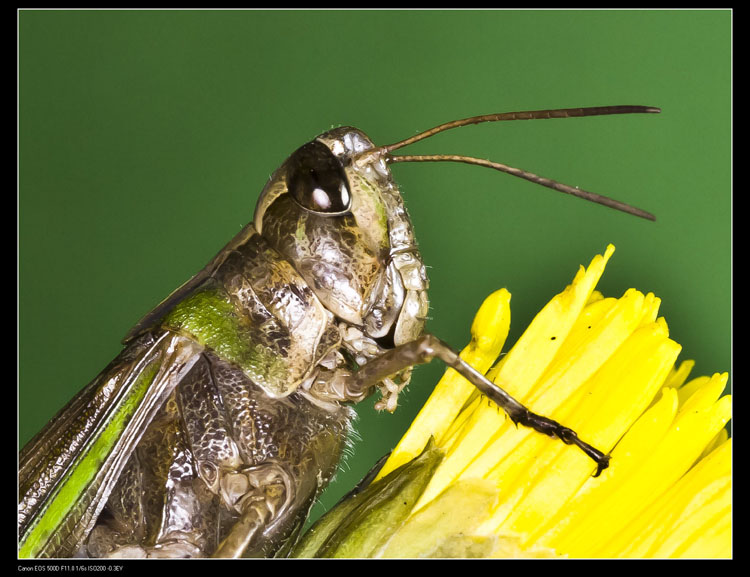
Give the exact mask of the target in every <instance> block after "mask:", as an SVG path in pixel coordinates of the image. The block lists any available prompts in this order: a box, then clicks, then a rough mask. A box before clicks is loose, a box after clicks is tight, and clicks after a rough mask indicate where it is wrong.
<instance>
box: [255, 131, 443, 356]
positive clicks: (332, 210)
mask: <svg viewBox="0 0 750 577" xmlns="http://www.w3.org/2000/svg"><path fill="white" fill-rule="evenodd" d="M255 228H256V229H257V230H258V232H259V233H260V234H261V235H262V236H263V237H264V238H265V239H266V240H267V241H268V242H269V243H270V244H271V246H273V247H274V248H275V249H276V250H278V251H279V252H280V253H281V254H282V255H284V257H285V258H286V259H287V260H288V261H289V262H291V263H292V264H293V265H294V267H295V269H296V270H297V271H299V273H300V274H301V275H302V276H303V278H304V279H305V281H306V282H307V283H308V285H309V286H310V287H311V288H312V290H313V291H314V292H315V294H316V296H317V297H318V299H319V300H320V301H321V303H323V305H324V306H325V307H326V308H327V309H328V310H329V311H331V312H332V313H333V314H334V315H335V316H336V317H337V318H339V319H341V320H342V321H344V322H346V323H347V324H350V325H353V326H355V327H358V328H360V329H361V330H362V332H363V334H364V335H365V336H366V337H368V338H370V339H373V340H375V341H376V342H377V343H378V344H379V345H381V346H382V347H383V348H392V347H393V346H395V345H399V344H402V343H405V342H409V341H412V340H414V339H415V338H416V337H417V336H419V335H420V334H422V331H423V328H424V320H425V318H426V316H427V310H428V307H429V304H428V300H427V292H426V291H427V286H428V283H427V276H426V273H425V267H424V264H423V263H422V259H421V256H420V254H419V251H418V249H417V244H416V241H415V239H414V233H413V231H412V226H411V222H410V220H409V216H408V214H407V212H406V209H405V207H404V204H403V200H402V198H401V193H400V191H399V189H398V186H397V185H396V183H395V182H394V181H393V178H392V176H391V173H390V170H389V168H388V166H387V164H386V159H385V153H384V151H383V150H382V149H378V148H375V147H374V146H373V144H372V142H371V141H370V139H369V138H368V137H367V136H366V135H365V134H364V133H363V132H361V131H360V130H357V129H355V128H350V127H341V128H336V129H333V130H331V131H328V132H326V133H324V134H322V135H320V136H319V137H318V138H316V139H315V140H313V141H311V142H309V143H307V144H305V145H304V146H302V147H300V148H299V149H297V150H296V151H295V152H294V153H293V154H292V155H291V156H290V157H289V158H288V159H287V160H286V161H285V162H284V164H282V166H281V167H280V168H279V169H278V170H277V171H276V172H275V173H274V174H273V175H272V177H271V179H270V181H269V182H268V184H267V185H266V187H265V188H264V190H263V193H262V194H261V197H260V199H259V201H258V205H257V208H256V212H255Z"/></svg>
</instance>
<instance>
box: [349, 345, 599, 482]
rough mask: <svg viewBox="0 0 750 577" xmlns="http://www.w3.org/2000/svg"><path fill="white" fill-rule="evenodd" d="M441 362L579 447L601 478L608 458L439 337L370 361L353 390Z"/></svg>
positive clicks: (515, 414)
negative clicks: (512, 393)
mask: <svg viewBox="0 0 750 577" xmlns="http://www.w3.org/2000/svg"><path fill="white" fill-rule="evenodd" d="M435 358H437V359H440V360H441V361H443V362H444V363H445V364H446V365H448V366H449V367H451V368H453V369H455V370H456V371H457V372H458V373H459V374H460V375H461V376H462V377H464V378H465V379H467V380H468V381H469V382H470V383H471V384H473V385H474V386H475V387H477V389H479V391H481V392H482V394H484V395H486V396H487V397H488V398H489V399H491V400H492V401H494V402H495V403H496V404H497V405H498V406H499V407H500V408H502V409H503V410H504V411H505V412H506V413H507V414H508V416H509V417H510V419H511V420H512V421H513V422H514V423H516V424H521V425H524V426H526V427H530V428H532V429H534V430H535V431H538V432H540V433H543V434H545V435H548V436H550V437H557V438H558V439H560V440H561V441H562V442H563V443H565V444H566V445H571V444H572V445H576V446H577V447H579V448H580V449H581V450H582V451H583V452H584V453H585V454H586V455H588V456H589V457H591V459H593V460H594V461H595V462H596V465H597V470H596V474H595V475H594V476H598V475H599V474H600V473H601V472H602V471H603V470H604V469H606V468H607V466H608V465H609V455H607V454H605V453H603V452H602V451H599V450H598V449H596V448H594V447H592V446H591V445H589V444H588V443H586V442H584V441H582V440H581V439H579V438H578V435H577V434H576V432H575V431H573V430H572V429H570V428H568V427H565V426H563V425H561V424H560V423H558V422H557V421H554V420H552V419H549V418H547V417H543V416H541V415H537V414H536V413H533V412H531V411H530V410H529V409H527V408H526V407H525V406H523V405H522V404H521V403H519V402H518V401H517V400H516V399H514V398H513V397H511V396H510V395H509V394H508V393H506V392H505V391H504V390H503V389H501V388H500V387H498V386H497V385H496V384H494V383H493V382H492V381H490V380H489V379H487V377H485V376H484V375H483V374H482V373H480V372H479V371H477V370H476V369H474V368H473V367H472V366H470V365H469V364H467V363H466V362H465V361H463V360H462V359H461V358H460V357H459V356H458V353H456V352H455V351H454V350H453V349H451V348H450V347H449V346H448V345H447V344H446V343H444V342H443V341H441V340H440V339H438V338H437V337H435V336H433V335H430V334H425V335H422V336H420V337H418V338H417V339H415V340H413V341H411V342H408V343H404V344H402V345H399V346H397V347H395V348H394V349H391V350H390V351H388V352H386V353H384V354H383V355H381V356H380V357H377V358H375V359H372V360H371V361H368V363H367V364H366V365H363V366H362V367H360V368H359V370H358V371H357V372H355V373H353V374H352V375H351V379H352V382H351V384H350V387H351V388H352V389H353V390H366V389H367V388H369V387H372V386H373V385H374V384H375V383H377V382H379V381H381V380H382V379H384V378H386V377H388V376H390V375H393V374H395V373H398V372H399V371H401V370H403V369H406V368H408V367H410V366H413V365H419V364H425V363H429V362H430V361H432V359H435Z"/></svg>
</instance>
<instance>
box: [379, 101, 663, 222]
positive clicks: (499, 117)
mask: <svg viewBox="0 0 750 577" xmlns="http://www.w3.org/2000/svg"><path fill="white" fill-rule="evenodd" d="M659 112H661V109H659V108H656V107H653V106H631V105H621V106H592V107H588V108H557V109H549V110H528V111H523V112H502V113H498V114H484V115H481V116H472V117H470V118H464V119H461V120H453V121H451V122H446V123H444V124H440V125H438V126H436V127H434V128H430V129H429V130H425V131H424V132H420V133H419V134H416V135H414V136H412V137H410V138H407V139H405V140H401V141H399V142H396V143H394V144H389V145H387V146H383V147H382V148H381V150H383V151H384V152H385V153H386V161H387V162H389V163H395V162H463V163H466V164H475V165H478V166H484V167H487V168H492V169H495V170H499V171H500V172H505V173H506V174H511V175H513V176H517V177H519V178H523V179H526V180H528V181H530V182H534V183H536V184H540V185H542V186H546V187H547V188H551V189H553V190H557V191H558V192H564V193H566V194H572V195H573V196H577V197H579V198H583V199H585V200H590V201H592V202H596V203H599V204H603V205H605V206H608V207H610V208H614V209H617V210H621V211H623V212H627V213H628V214H632V215H635V216H639V217H641V218H645V219H648V220H656V217H655V216H654V215H653V214H651V213H650V212H646V211H645V210H641V209H640V208H636V207H633V206H630V205H628V204H625V203H624V202H620V201H618V200H614V199H612V198H609V197H606V196H602V195H601V194H597V193H595V192H588V191H586V190H582V189H580V188H577V187H573V186H568V185H567V184H562V183H560V182H557V181H555V180H552V179H549V178H544V177H542V176H538V175H536V174H534V173H532V172H528V171H525V170H521V169H520V168H514V167H512V166H507V165H505V164H501V163H499V162H492V161H489V160H483V159H481V158H474V157H472V156H462V155H456V154H430V155H393V154H391V152H393V151H394V150H397V149H399V148H402V147H404V146H408V145H410V144H414V143H415V142H419V141H420V140H424V139H425V138H429V137H431V136H434V135H436V134H439V133H441V132H444V131H446V130H450V129H452V128H459V127H461V126H468V125H470V124H480V123H482V122H498V121H503V120H537V119H549V118H581V117H584V116H605V115H611V114H658V113H659Z"/></svg>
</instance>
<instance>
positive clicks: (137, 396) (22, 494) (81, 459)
mask: <svg viewBox="0 0 750 577" xmlns="http://www.w3.org/2000/svg"><path fill="white" fill-rule="evenodd" d="M202 350H203V349H202V347H201V346H200V345H199V344H198V343H196V342H195V341H193V340H191V339H189V338H186V337H184V336H180V335H177V334H175V333H172V332H170V331H156V332H152V333H146V334H144V335H142V336H141V337H139V338H138V339H135V340H133V341H131V342H130V343H128V345H127V346H126V348H125V349H123V351H122V352H121V353H120V355H118V356H117V358H115V360H114V361H113V362H112V363H110V365H109V366H108V367H107V368H106V369H104V371H102V373H100V374H99V376H97V377H96V378H95V379H94V380H93V381H92V382H91V383H90V384H89V385H88V386H87V387H86V388H84V389H83V390H82V391H81V392H80V393H78V394H77V395H76V396H75V397H74V398H73V399H72V400H71V401H70V402H69V403H68V404H67V405H66V406H65V407H64V408H63V409H62V410H61V411H60V412H59V413H58V414H57V415H56V416H55V418H54V419H52V420H51V421H50V422H49V423H48V424H47V426H46V427H45V428H44V429H42V431H40V432H39V433H38V434H37V435H36V436H35V437H34V438H33V439H32V440H31V441H29V443H28V444H27V445H26V446H25V447H24V448H23V449H22V451H21V454H20V457H19V505H18V533H19V557H69V556H72V555H74V554H75V553H76V551H77V550H78V549H79V548H80V546H81V545H82V544H83V542H84V541H85V539H86V537H87V536H88V534H89V532H90V531H91V529H92V528H93V526H94V523H95V522H96V519H97V517H98V516H99V514H100V513H101V510H102V508H103V507H104V505H105V503H106V501H107V498H108V497H109V494H110V493H111V491H112V489H113V487H114V484H115V483H116V481H117V479H118V477H119V476H120V473H121V472H122V470H123V467H124V466H125V464H126V463H127V460H128V458H129V456H130V454H131V453H132V451H133V449H134V447H135V446H136V445H137V443H138V441H139V439H140V437H141V435H142V433H143V432H144V430H145V429H146V427H147V425H148V424H149V422H150V421H151V420H152V419H153V418H154V415H155V414H156V412H157V411H158V409H159V408H160V407H161V405H162V404H163V403H164V401H165V400H166V398H167V397H168V396H169V394H170V393H171V392H172V390H174V387H175V386H176V385H177V384H178V383H179V382H180V380H181V379H182V378H183V377H184V376H185V374H187V372H188V371H189V370H190V368H191V367H192V366H193V364H194V363H195V362H196V361H197V359H198V358H199V357H200V353H201V352H202Z"/></svg>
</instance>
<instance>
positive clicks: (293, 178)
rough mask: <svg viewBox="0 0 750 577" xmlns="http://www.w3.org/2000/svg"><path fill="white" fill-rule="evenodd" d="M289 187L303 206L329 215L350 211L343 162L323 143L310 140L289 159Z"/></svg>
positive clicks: (293, 195)
mask: <svg viewBox="0 0 750 577" xmlns="http://www.w3.org/2000/svg"><path fill="white" fill-rule="evenodd" d="M287 186H288V188H289V192H290V193H291V195H292V198H293V199H294V200H295V201H296V202H297V204H299V205H300V206H301V207H302V208H304V209H306V210H309V211H311V212H316V213H320V214H323V215H327V216H332V215H337V214H344V213H346V212H349V209H350V208H351V204H352V196H351V194H350V192H349V183H348V182H347V179H346V173H345V172H344V167H343V166H342V165H341V162H340V161H339V159H338V158H336V157H335V156H334V155H333V153H332V152H331V151H330V150H329V149H328V147H327V146H326V145H325V144H323V143H322V142H318V141H317V140H313V141H312V142H308V143H307V144H305V145H304V146H302V147H301V148H299V149H297V151H296V152H295V153H294V154H293V155H292V157H291V158H290V159H289V171H288V173H287Z"/></svg>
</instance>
